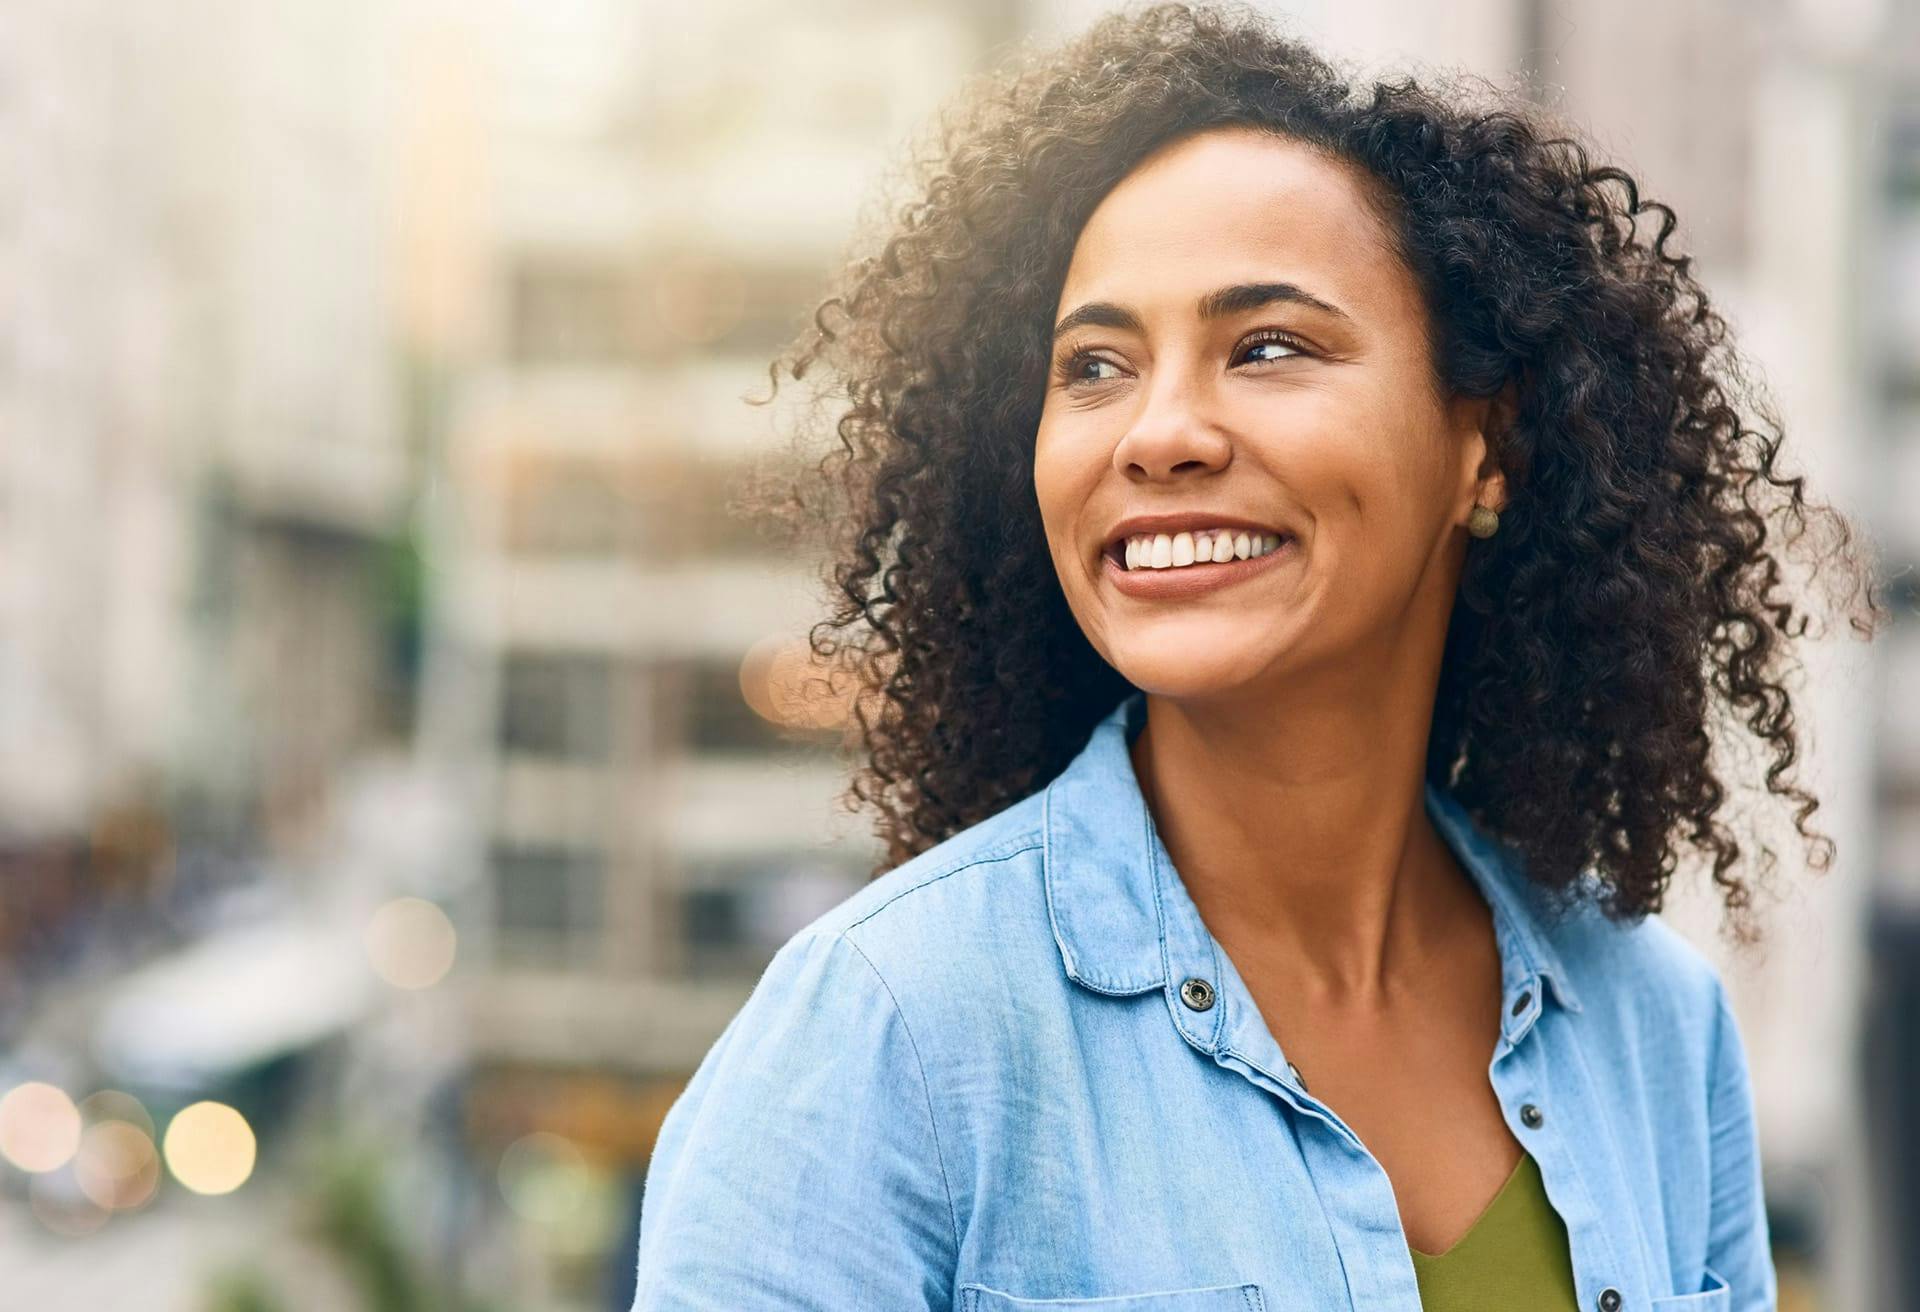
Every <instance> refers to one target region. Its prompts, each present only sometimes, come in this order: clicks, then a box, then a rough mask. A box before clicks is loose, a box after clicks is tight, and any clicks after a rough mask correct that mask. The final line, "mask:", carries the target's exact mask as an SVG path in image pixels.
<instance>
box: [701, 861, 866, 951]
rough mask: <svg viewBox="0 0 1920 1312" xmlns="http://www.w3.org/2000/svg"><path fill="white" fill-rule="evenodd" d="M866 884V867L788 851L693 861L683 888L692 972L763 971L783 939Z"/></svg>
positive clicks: (784, 940) (789, 936)
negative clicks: (864, 870)
mask: <svg viewBox="0 0 1920 1312" xmlns="http://www.w3.org/2000/svg"><path fill="white" fill-rule="evenodd" d="M864 882H865V879H864V875H863V873H862V872H861V870H859V869H857V868H856V867H855V865H854V864H852V863H850V862H849V861H846V860H842V859H841V858H838V857H823V856H819V855H808V854H796V853H786V852H782V853H769V854H765V855H743V856H738V857H727V858H718V857H715V858H705V859H699V860H695V861H692V862H690V863H688V864H687V865H686V866H685V867H683V868H682V871H681V888H680V932H681V937H682V941H683V944H684V946H685V949H686V952H685V960H686V967H687V973H688V974H689V975H690V976H692V977H695V978H699V977H721V976H735V977H751V976H752V975H755V974H758V973H759V972H760V971H761V970H762V969H764V968H765V966H766V964H767V962H768V961H769V960H770V959H771V958H772V956H773V954H774V952H775V951H777V950H778V949H779V947H780V945H781V944H782V943H784V942H786V940H787V939H789V938H791V937H792V936H793V935H794V934H795V933H797V932H798V931H799V930H801V929H802V928H804V927H805V926H806V925H808V924H809V923H811V922H812V921H813V920H815V919H817V918H818V917H819V916H821V915H823V914H825V913H826V912H828V911H830V910H832V909H833V908H834V907H835V906H837V905H838V904H839V903H841V902H842V901H844V900H845V899H847V898H849V897H851V896H852V895H853V894H854V893H856V892H858V891H859V889H860V887H861V885H862V884H863V883H864Z"/></svg>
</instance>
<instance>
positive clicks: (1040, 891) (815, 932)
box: [776, 793, 1051, 982]
mask: <svg viewBox="0 0 1920 1312" xmlns="http://www.w3.org/2000/svg"><path fill="white" fill-rule="evenodd" d="M1042 806H1043V795H1042V794H1040V793H1035V794H1033V795H1031V796H1029V797H1027V798H1025V799H1023V800H1021V801H1019V802H1016V803H1014V804H1013V805H1012V806H1009V807H1007V808H1006V809H1005V810H1002V811H1000V812H998V813H996V814H995V815H992V816H989V817H988V818H987V819H985V820H982V821H980V822H978V823H977V824H974V825H971V826H969V827H968V828H966V829H964V830H962V831H960V832H959V833H957V834H954V835H953V836H952V837H950V838H947V839H946V840H945V841H943V842H940V843H937V844H935V845H934V846H933V847H931V848H929V849H927V850H926V851H925V852H922V853H920V854H919V855H918V856H916V857H914V858H913V859H912V860H909V861H906V862H904V863H902V864H901V865H899V866H896V867H894V868H893V869H892V870H889V871H887V872H886V873H885V874H883V875H880V876H879V877H878V878H876V879H874V880H873V881H872V882H870V883H868V884H867V885H865V886H864V887H862V888H861V889H859V890H858V891H857V892H855V893H854V894H853V895H852V896H850V897H848V898H846V899H844V900H843V901H841V902H839V903H837V904H835V905H834V906H832V907H830V908H828V909H827V910H826V911H824V912H822V913H821V914H820V915H819V916H816V917H815V918H814V919H813V920H812V921H810V922H808V923H807V924H806V925H804V926H802V927H801V928H800V929H799V930H798V931H796V932H795V933H794V935H793V936H792V938H791V939H789V940H788V942H787V943H786V944H785V945H783V946H782V948H781V949H780V954H781V955H789V954H791V953H793V952H795V951H797V950H798V947H799V945H800V944H801V943H804V942H806V941H808V940H812V939H816V938H820V937H822V936H825V937H829V938H837V939H844V940H845V941H846V942H847V943H848V944H850V945H851V946H852V947H853V948H855V949H856V950H858V951H859V952H860V953H862V954H863V955H865V956H866V957H867V958H868V959H869V961H870V962H871V963H872V965H873V966H874V968H875V969H876V971H878V972H879V973H880V974H882V975H884V976H886V977H887V978H888V979H889V981H892V980H893V979H895V978H896V977H899V978H901V979H902V980H903V982H904V980H905V977H907V976H911V975H914V974H919V973H924V972H927V971H929V970H937V969H939V968H940V967H941V965H942V964H943V963H945V964H947V965H949V966H952V967H955V968H965V967H967V966H969V965H978V964H979V963H978V962H977V960H975V959H973V958H972V957H971V956H970V955H969V953H970V950H984V949H985V947H986V937H987V934H988V931H992V933H993V935H994V936H995V937H996V938H997V940H998V945H997V946H998V947H999V948H1001V949H1005V948H1007V947H1009V946H1012V945H1014V944H1017V943H1020V942H1021V941H1023V940H1025V941H1027V942H1029V943H1032V942H1033V941H1034V940H1035V939H1036V938H1037V937H1045V938H1046V940H1047V942H1048V944H1051V934H1050V932H1049V931H1048V925H1047V912H1046V891H1045V887H1044V866H1043V862H1042V848H1043V846H1044V841H1045V826H1044V821H1043V816H1042ZM778 959H779V957H778V956H777V957H776V960H778Z"/></svg>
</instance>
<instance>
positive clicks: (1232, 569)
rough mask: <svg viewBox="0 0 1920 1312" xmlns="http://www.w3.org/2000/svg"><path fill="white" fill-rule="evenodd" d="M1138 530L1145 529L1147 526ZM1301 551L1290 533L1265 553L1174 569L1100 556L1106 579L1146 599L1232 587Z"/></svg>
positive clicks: (1216, 521)
mask: <svg viewBox="0 0 1920 1312" xmlns="http://www.w3.org/2000/svg"><path fill="white" fill-rule="evenodd" d="M1207 523H1209V524H1217V525H1219V526H1220V527H1222V528H1225V527H1226V526H1227V523H1228V521H1226V520H1219V519H1214V520H1208V521H1207ZM1238 526H1239V525H1238V524H1236V525H1235V527H1238ZM1135 531H1138V532H1142V533H1144V532H1146V531H1147V530H1145V529H1139V530H1135ZM1156 531H1164V530H1156ZM1267 531H1268V532H1274V531H1276V530H1272V529H1269V530H1267ZM1299 554H1300V541H1299V539H1298V538H1294V537H1291V536H1287V537H1282V538H1281V539H1280V545H1279V546H1277V547H1275V548H1274V549H1273V550H1272V551H1269V552H1268V553H1267V554H1266V555H1264V556H1249V557H1247V558H1246V559H1245V560H1229V561H1225V562H1214V561H1209V562H1207V563H1206V564H1204V565H1181V566H1178V567H1176V568H1173V569H1128V568H1127V567H1126V563H1125V562H1124V561H1120V560H1115V559H1114V558H1113V555H1112V553H1111V552H1102V553H1101V556H1100V560H1101V567H1102V568H1103V569H1104V571H1105V572H1106V576H1107V582H1109V583H1111V584H1113V586H1114V588H1115V590H1117V591H1119V592H1121V593H1123V594H1125V595H1126V596H1129V597H1138V598H1140V599H1141V600H1143V601H1178V600H1181V599H1183V598H1186V597H1192V596H1197V595H1199V594H1200V593H1204V592H1212V591H1213V590H1215V589H1216V588H1225V587H1230V586H1232V585H1233V584H1235V583H1239V582H1242V581H1243V580H1245V579H1249V578H1252V577H1253V576H1254V575H1256V574H1259V573H1260V572H1262V571H1263V570H1266V569H1270V568H1272V567H1274V566H1276V565H1284V564H1290V563H1291V562H1292V561H1293V559H1294V557H1296V556H1297V555H1299Z"/></svg>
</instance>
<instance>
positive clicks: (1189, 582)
mask: <svg viewBox="0 0 1920 1312" xmlns="http://www.w3.org/2000/svg"><path fill="white" fill-rule="evenodd" d="M1424 315H1425V311H1424V308H1423V305H1422V301H1421V295H1420V291H1419V287H1418V285H1417V284H1416V283H1415V281H1414V278H1413V275H1412V274H1411V272H1410V271H1409V270H1408V269H1407V268H1406V267H1405V266H1404V265H1403V264H1402V263H1401V262H1400V260H1399V259H1398V258H1397V257H1396V256H1395V255H1394V254H1393V253H1392V251H1391V249H1390V247H1389V245H1388V240H1387V237H1386V234H1385V233H1384V231H1383V230H1382V229H1381V227H1380V225H1379V223H1378V221H1377V220H1375V219H1374V217H1373V216H1372V215H1371V213H1370V212H1369V211H1368V209H1367V207H1366V205H1365V203H1364V202H1363V200H1362V197H1361V192H1360V190H1359V188H1358V187H1357V185H1356V183H1355V180H1354V178H1353V176H1352V175H1350V174H1349V173H1348V172H1347V170H1346V169H1345V168H1344V167H1343V166H1341V165H1339V164H1335V163H1331V162H1329V161H1327V160H1326V159H1324V158H1322V157H1321V156H1319V155H1317V154H1315V153H1314V152H1312V151H1311V150H1309V149H1308V148H1306V147H1303V146H1301V145H1299V144H1297V143H1295V142H1292V141H1290V140H1287V139H1283V138H1279V137H1275V136H1272V135H1269V134H1265V133H1261V132H1258V131H1256V130H1253V129H1247V128H1223V129H1214V130H1209V131H1206V132H1202V133H1200V134H1197V135H1195V136H1191V137H1188V138H1186V139H1184V140H1181V141H1178V142H1175V143H1172V144H1171V145H1168V146H1166V147H1164V148H1162V149H1161V150H1160V151H1159V152H1158V153H1156V154H1155V155H1153V156H1151V157H1150V158H1148V159H1147V160H1145V161H1143V162H1142V164H1141V165H1140V166H1139V167H1138V168H1136V169H1135V170H1134V171H1133V172H1132V173H1130V174H1128V176H1127V177H1126V178H1124V179H1123V180H1122V181H1121V182H1120V184H1119V185H1118V186H1117V187H1115V188H1114V189H1113V191H1111V192H1110V193H1109V194H1108V195H1107V196H1106V197H1105V198H1104V199H1103V200H1102V201H1101V203H1100V205H1099V207H1098V208H1097V209H1096V210H1095V211H1094V212H1093V214H1092V216H1091V217H1090V218H1089V219H1088V221H1087V224H1086V226H1085V227H1084V228H1083V229H1082V231H1081V233H1080V236H1079V239H1078V241H1077V243H1076V245H1075V247H1074V251H1073V257H1072V262H1071V264H1070V266H1069V268H1068V271H1067V276H1066V281H1065V283H1064V285H1063V287H1062V290H1061V294H1060V301H1059V305H1058V306H1057V308H1056V311H1055V322H1056V323H1057V324H1060V325H1062V328H1061V330H1060V331H1059V332H1058V335H1057V338H1056V341H1055V344H1054V359H1053V367H1052V369H1051V370H1050V376H1049V378H1048V383H1047V393H1046V401H1045V405H1044V407H1043V409H1042V411H1041V416H1040V426H1039V432H1038V435H1037V439H1036V446H1035V452H1034V488H1035V491H1036V493H1037V495H1038V498H1039V503H1040V512H1041V519H1042V521H1043V523H1044V525H1045V529H1046V535H1047V542H1048V548H1049V550H1050V552H1051V554H1052V557H1053V563H1054V567H1055V569H1056V570H1057V571H1058V572H1059V576H1060V582H1061V585H1062V587H1063V588H1064V589H1065V591H1066V596H1067V601H1068V604H1069V605H1070V606H1071V608H1072V610H1073V613H1074V615H1075V617H1076V618H1077V619H1078V621H1079V623H1080V626H1081V628H1082V629H1083V630H1085V632H1086V634H1087V637H1088V638H1089V639H1090V640H1091V642H1092V643H1093V645H1094V647H1095V649H1096V650H1098V651H1099V652H1100V654H1101V655H1102V656H1104V657H1105V658H1106V660H1107V661H1108V662H1109V663H1111V664H1112V665H1113V666H1114V667H1115V668H1116V669H1117V670H1119V671H1120V673H1121V674H1123V675H1125V676H1126V677H1127V678H1128V679H1129V680H1130V681H1131V682H1133V683H1134V684H1135V685H1137V686H1139V687H1141V688H1144V689H1146V690H1147V691H1149V692H1154V693H1159V694H1162V695H1168V696H1206V695H1208V694H1209V693H1219V692H1224V691H1228V690H1231V689H1234V688H1238V687H1242V686H1244V685H1248V684H1252V683H1256V682H1259V681H1262V680H1264V679H1271V678H1276V677H1284V676H1287V675H1298V674H1300V673H1302V672H1303V671H1305V670H1306V669H1307V668H1309V666H1310V665H1312V664H1313V663H1315V662H1329V661H1332V662H1338V663H1339V664H1340V667H1341V668H1349V667H1350V663H1351V662H1352V661H1354V660H1357V659H1359V660H1364V659H1366V658H1367V657H1369V656H1379V657H1382V658H1386V659H1390V658H1391V656H1392V653H1393V652H1394V651H1395V650H1396V649H1398V647H1399V644H1401V643H1402V642H1404V641H1405V640H1406V639H1407V638H1408V637H1410V636H1417V637H1419V638H1421V639H1423V640H1424V639H1431V640H1432V641H1433V642H1434V644H1435V645H1436V651H1437V644H1438V643H1439V642H1440V640H1442V639H1443V638H1444V636H1445V622H1446V617H1447V616H1448V615H1449V614H1450V613H1451V606H1452V597H1453V594H1454V591H1455V589H1456V587H1457V585H1458V579H1459V569H1460V564H1461V561H1462V559H1463V558H1464V551H1465V542H1466V533H1465V527H1464V526H1465V524H1466V520H1467V516H1468V513H1469V512H1470V511H1471V509H1472V508H1473V505H1474V501H1475V499H1476V494H1478V497H1479V499H1480V500H1481V501H1482V502H1483V503H1484V504H1487V505H1490V506H1492V507H1494V508H1495V509H1498V508H1499V506H1500V505H1501V504H1502V503H1503V488H1502V484H1501V482H1500V480H1499V478H1498V475H1497V474H1492V471H1491V469H1488V470H1486V471H1484V472H1485V473H1487V474H1489V475H1491V477H1488V478H1484V479H1483V478H1482V477H1481V475H1482V473H1483V470H1482V463H1483V460H1484V459H1485V457H1486V454H1487V448H1486V444H1485V442H1484V440H1483V438H1482V436H1481V432H1480V429H1481V426H1482V424H1483V422H1484V420H1485V416H1486V403H1485V402H1483V401H1482V402H1474V401H1466V400H1461V401H1455V402H1451V403H1449V402H1448V401H1445V400H1443V399H1442V398H1440V397H1437V396H1435V395H1434V393H1433V391H1432V389H1431V384H1430V382H1429V375H1428V365H1427V350H1428V347H1427V339H1426V330H1425V320H1424ZM1147 516H1172V517H1174V522H1172V523H1167V524H1152V523H1148V524H1146V525H1142V526H1140V527H1141V528H1142V530H1143V532H1144V531H1147V530H1153V529H1159V530H1160V531H1161V532H1164V533H1165V535H1166V537H1167V539H1168V541H1167V543H1166V544H1165V545H1164V546H1163V547H1162V548H1161V550H1162V558H1163V559H1167V558H1171V559H1174V560H1180V559H1187V558H1188V546H1187V543H1185V542H1182V541H1181V539H1180V538H1179V537H1178V533H1179V530H1180V529H1181V528H1183V527H1184V528H1187V529H1188V530H1189V532H1190V538H1189V541H1190V542H1191V543H1192V551H1193V555H1194V557H1195V558H1198V557H1200V556H1212V555H1214V554H1216V552H1217V553H1218V554H1220V555H1225V554H1227V549H1226V548H1225V547H1222V546H1221V545H1220V543H1221V537H1220V535H1218V534H1215V533H1209V532H1206V531H1205V530H1207V529H1209V528H1217V529H1229V528H1231V529H1233V531H1234V533H1233V538H1232V539H1231V540H1232V542H1233V544H1234V550H1233V555H1232V558H1231V559H1230V560H1228V561H1227V562H1226V563H1221V562H1220V561H1218V560H1208V561H1207V563H1195V564H1191V565H1176V566H1172V567H1169V568H1166V569H1159V570H1156V569H1154V568H1152V559H1153V558H1152V554H1151V553H1152V551H1153V549H1154V544H1153V541H1152V539H1151V538H1150V537H1146V536H1142V537H1140V538H1139V541H1140V543H1141V545H1140V546H1139V547H1137V548H1136V551H1137V552H1139V553H1142V555H1141V557H1140V559H1141V561H1142V562H1144V563H1142V564H1141V566H1140V567H1138V568H1134V569H1125V568H1123V566H1122V565H1121V564H1120V563H1119V561H1118V560H1116V559H1110V556H1114V557H1118V558H1119V559H1124V557H1125V551H1126V543H1125V541H1124V538H1123V536H1122V534H1123V530H1125V529H1126V528H1127V527H1128V525H1127V524H1126V521H1129V520H1132V519H1135V518H1136V517H1147ZM1193 530H1200V531H1199V532H1197V533H1195V532H1193ZM1262 530H1264V531H1265V532H1266V533H1267V534H1270V535H1273V536H1278V537H1279V538H1280V540H1281V545H1280V546H1279V548H1278V549H1277V550H1275V551H1273V552H1271V553H1270V554H1269V555H1266V556H1261V557H1258V558H1255V556H1254V554H1253V552H1254V551H1255V550H1256V547H1255V543H1256V541H1257V540H1258V535H1259V533H1260V532H1261V531H1262ZM1242 534H1244V535H1245V537H1244V539H1243V538H1242V536H1241V535H1242ZM1243 540H1244V542H1245V544H1246V548H1247V551H1248V555H1247V557H1246V558H1245V559H1242V558H1241V556H1240V551H1239V546H1240V543H1241V542H1242V541H1243ZM1202 542H1204V544H1205V545H1204V546H1202V545H1201V544H1202ZM1436 614H1437V616H1438V619H1437V621H1436V620H1435V619H1434V616H1435V615H1436ZM1436 623H1437V624H1438V629H1439V631H1438V633H1432V632H1430V630H1432V629H1433V627H1434V625H1435V624H1436ZM1412 626H1419V627H1420V628H1421V629H1422V632H1420V633H1419V634H1417V635H1412V634H1409V632H1408V630H1409V628H1410V627H1412Z"/></svg>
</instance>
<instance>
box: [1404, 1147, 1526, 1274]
mask: <svg viewBox="0 0 1920 1312" xmlns="http://www.w3.org/2000/svg"><path fill="white" fill-rule="evenodd" d="M1528 1160H1529V1158H1528V1155H1527V1153H1526V1152H1525V1151H1524V1150H1523V1151H1522V1152H1521V1154H1520V1160H1519V1161H1517V1162H1515V1163H1514V1164H1513V1169H1512V1170H1511V1171H1509V1172H1507V1178H1506V1180H1505V1182H1503V1183H1502V1184H1501V1186H1500V1187H1499V1188H1498V1189H1496V1190H1495V1191H1494V1194H1493V1197H1492V1198H1490V1199H1488V1200H1487V1205H1486V1206H1485V1207H1483V1208H1481V1209H1480V1215H1478V1216H1476V1217H1474V1218H1473V1224H1472V1225H1470V1226H1468V1227H1467V1229H1466V1232H1465V1233H1464V1234H1462V1235H1461V1236H1460V1237H1459V1238H1458V1239H1456V1240H1454V1241H1453V1242H1452V1243H1451V1244H1448V1245H1447V1247H1446V1249H1445V1250H1444V1251H1443V1252H1438V1253H1429V1252H1427V1251H1425V1250H1424V1249H1419V1248H1415V1247H1414V1246H1413V1243H1412V1241H1411V1240H1409V1241H1408V1243H1407V1248H1408V1250H1409V1251H1411V1252H1412V1253H1413V1254H1414V1255H1415V1256H1417V1257H1424V1258H1427V1259H1429V1260H1432V1261H1439V1260H1441V1259H1442V1258H1445V1257H1448V1256H1450V1255H1451V1254H1453V1253H1454V1252H1456V1251H1458V1249H1459V1247H1460V1245H1462V1244H1464V1243H1466V1242H1467V1240H1469V1239H1471V1238H1473V1236H1474V1234H1475V1232H1476V1231H1478V1230H1479V1229H1480V1227H1481V1225H1482V1224H1484V1223H1485V1222H1486V1219H1487V1218H1488V1217H1489V1216H1492V1215H1493V1212H1494V1209H1495V1208H1497V1207H1499V1206H1500V1203H1501V1200H1502V1199H1504V1198H1505V1197H1506V1196H1507V1195H1508V1193H1510V1192H1512V1190H1513V1182H1514V1181H1516V1180H1518V1179H1519V1178H1520V1172H1521V1171H1522V1170H1523V1169H1525V1167H1526V1165H1527V1162H1528Z"/></svg>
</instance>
